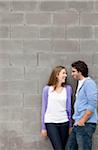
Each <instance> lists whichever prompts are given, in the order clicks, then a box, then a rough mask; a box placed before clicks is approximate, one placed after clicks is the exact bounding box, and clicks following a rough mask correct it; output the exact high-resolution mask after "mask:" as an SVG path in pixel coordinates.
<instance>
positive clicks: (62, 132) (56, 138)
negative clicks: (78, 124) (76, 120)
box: [46, 122, 69, 150]
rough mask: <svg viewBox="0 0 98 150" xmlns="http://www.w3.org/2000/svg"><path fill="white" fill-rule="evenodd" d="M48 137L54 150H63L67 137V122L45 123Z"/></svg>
mask: <svg viewBox="0 0 98 150" xmlns="http://www.w3.org/2000/svg"><path fill="white" fill-rule="evenodd" d="M46 129H47V132H48V137H49V138H50V141H51V143H52V146H53V149H54V150H65V145H66V142H67V139H68V133H69V122H65V123H46Z"/></svg>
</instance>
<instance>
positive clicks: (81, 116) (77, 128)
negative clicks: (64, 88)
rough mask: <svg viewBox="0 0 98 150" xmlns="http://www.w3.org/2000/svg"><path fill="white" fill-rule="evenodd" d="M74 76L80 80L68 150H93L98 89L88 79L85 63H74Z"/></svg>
mask: <svg viewBox="0 0 98 150" xmlns="http://www.w3.org/2000/svg"><path fill="white" fill-rule="evenodd" d="M71 66H72V76H73V78H74V79H75V80H78V87H77V91H76V100H75V104H74V114H73V119H74V126H73V129H72V132H71V134H70V136H69V139H68V143H67V150H92V136H93V133H94V132H95V129H96V123H97V111H96V108H97V87H96V84H95V82H94V81H93V80H92V79H91V78H90V77H88V67H87V65H86V64H85V62H83V61H80V60H79V61H76V62H74V63H72V65H71Z"/></svg>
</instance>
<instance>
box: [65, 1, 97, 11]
mask: <svg viewBox="0 0 98 150" xmlns="http://www.w3.org/2000/svg"><path fill="white" fill-rule="evenodd" d="M67 5H68V10H72V11H78V12H80V13H82V12H91V11H94V3H93V1H81V0H80V1H79V0H78V1H74V0H73V1H67Z"/></svg>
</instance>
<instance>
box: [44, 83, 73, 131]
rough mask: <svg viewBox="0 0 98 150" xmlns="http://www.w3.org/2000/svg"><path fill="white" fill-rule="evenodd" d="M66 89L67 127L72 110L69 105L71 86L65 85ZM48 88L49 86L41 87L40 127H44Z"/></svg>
mask: <svg viewBox="0 0 98 150" xmlns="http://www.w3.org/2000/svg"><path fill="white" fill-rule="evenodd" d="M65 88H66V90H67V100H66V105H65V106H66V111H67V114H68V120H69V127H71V116H72V113H71V110H72V106H71V97H72V88H71V86H70V85H67V86H66V87H65ZM48 90H49V86H48V85H47V86H45V87H44V88H43V93H42V129H46V127H45V121H44V118H45V113H46V110H47V105H48Z"/></svg>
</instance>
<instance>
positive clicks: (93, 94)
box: [73, 77, 97, 123]
mask: <svg viewBox="0 0 98 150" xmlns="http://www.w3.org/2000/svg"><path fill="white" fill-rule="evenodd" d="M87 110H88V111H91V112H93V114H92V115H91V116H90V117H89V119H88V120H87V122H90V123H96V122H97V87H96V84H95V82H94V81H93V80H92V79H91V78H90V77H89V78H87V79H86V80H85V81H84V82H83V84H82V86H81V87H80V88H79V90H78V92H77V94H76V101H75V104H74V114H73V119H74V120H75V122H77V121H79V120H80V119H81V118H82V117H83V115H84V114H85V112H86V111H87Z"/></svg>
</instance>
